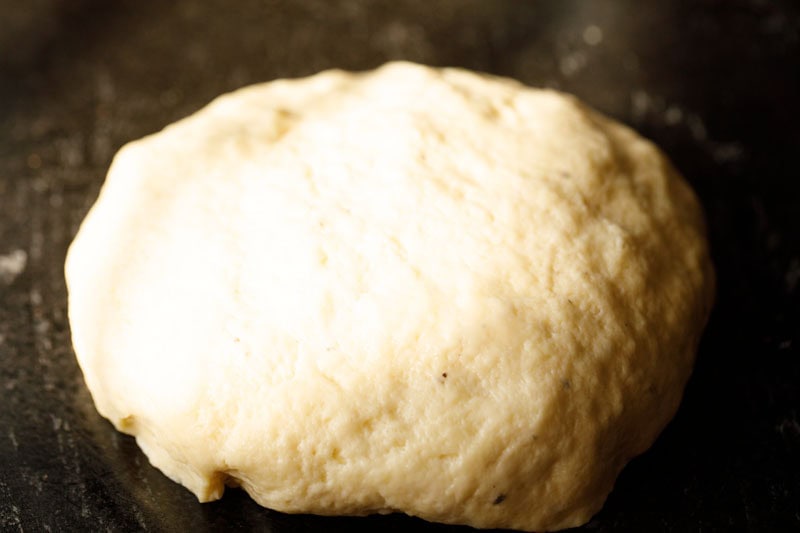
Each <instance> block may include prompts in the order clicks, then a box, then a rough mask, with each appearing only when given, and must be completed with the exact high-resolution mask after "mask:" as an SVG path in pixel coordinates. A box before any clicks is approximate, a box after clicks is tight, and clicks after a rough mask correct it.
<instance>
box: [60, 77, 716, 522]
mask: <svg viewBox="0 0 800 533" xmlns="http://www.w3.org/2000/svg"><path fill="white" fill-rule="evenodd" d="M66 272H67V281H68V285H69V296H70V298H69V315H70V322H71V325H72V334H73V341H74V346H75V352H76V354H77V357H78V360H79V362H80V365H81V368H82V369H83V372H84V375H85V378H86V382H87V384H88V387H89V389H90V390H91V392H92V395H93V397H94V400H95V402H96V404H97V408H98V410H99V411H100V413H102V414H103V416H105V417H107V418H108V419H110V420H111V421H112V422H113V423H114V424H115V425H116V427H117V428H118V429H119V430H121V431H124V432H126V433H129V434H131V435H135V436H136V439H137V441H138V443H139V445H140V446H141V447H142V449H143V450H144V452H145V453H146V454H147V456H148V457H149V459H150V461H151V462H152V463H153V464H154V465H155V466H156V467H158V468H160V469H161V470H162V471H163V472H164V473H166V474H167V475H168V476H170V477H171V478H173V479H175V480H176V481H178V482H180V483H182V484H183V485H185V486H186V487H188V488H189V489H190V490H191V491H192V492H194V493H195V494H196V495H197V497H198V498H199V499H200V500H201V501H208V500H213V499H216V498H219V497H220V496H221V495H222V492H223V490H224V486H225V485H226V484H227V485H240V486H241V487H243V488H244V489H245V490H246V491H247V492H249V493H250V495H251V496H252V497H253V498H254V499H255V500H256V501H257V502H258V503H260V504H261V505H264V506H266V507H269V508H272V509H277V510H280V511H285V512H291V513H295V512H308V513H318V514H366V513H376V512H377V513H386V512H393V511H401V512H404V513H408V514H411V515H416V516H420V517H422V518H425V519H427V520H432V521H437V522H447V523H456V524H470V525H472V526H476V527H507V528H516V529H523V530H553V529H559V528H566V527H569V526H576V525H579V524H582V523H584V522H586V521H587V520H589V518H590V517H591V516H592V515H593V514H594V513H595V512H597V511H598V510H599V509H600V507H601V506H602V504H603V501H604V500H605V498H606V496H607V495H608V493H609V491H610V490H611V488H612V485H613V483H614V480H615V478H616V476H617V474H618V473H619V471H620V469H621V468H622V467H623V465H624V464H625V463H626V462H627V461H628V460H629V459H630V458H631V457H633V456H635V455H637V454H639V453H641V452H643V451H644V450H645V449H646V448H647V447H648V446H650V444H651V443H652V442H653V440H654V439H655V438H656V436H657V435H658V433H659V432H660V431H661V429H662V428H663V427H664V425H665V424H666V423H667V422H668V421H669V419H670V418H671V417H672V415H673V414H674V412H675V410H676V408H677V406H678V404H679V402H680V398H681V395H682V391H683V388H684V384H685V382H686V380H687V378H688V376H689V373H690V371H691V367H692V362H693V359H694V354H695V350H696V346H697V342H698V338H699V336H700V334H701V330H702V328H703V326H704V324H705V322H706V319H707V316H708V313H709V308H710V306H711V301H712V294H713V273H712V269H711V265H710V261H709V257H708V250H707V245H706V241H705V237H704V229H703V221H702V214H701V211H700V209H699V206H698V202H697V200H696V199H695V197H694V195H693V193H692V192H691V191H690V189H689V187H688V186H687V185H686V183H685V182H684V181H683V180H682V179H681V178H680V177H679V176H678V175H677V174H676V172H675V171H674V170H673V168H672V167H671V166H670V164H669V163H668V162H667V160H666V159H665V158H664V156H663V155H662V154H661V153H660V152H659V151H658V150H657V149H656V148H655V147H654V146H653V145H652V144H651V143H650V142H648V141H646V140H643V139H642V138H641V137H639V136H637V135H636V134H635V133H634V132H632V131H631V130H630V129H628V128H626V127H624V126H621V125H620V124H617V123H615V122H613V121H611V120H609V119H608V118H605V117H603V116H602V115H600V114H598V113H596V112H594V111H592V110H591V109H588V108H587V107H586V106H584V105H582V104H581V103H580V102H578V101H577V100H576V99H574V98H572V97H569V96H566V95H564V94H560V93H557V92H553V91H543V90H536V89H531V88H528V87H525V86H523V85H521V84H519V83H516V82H514V81H510V80H506V79H499V78H491V77H488V76H483V75H478V74H474V73H470V72H466V71H463V70H457V69H432V68H427V67H423V66H417V65H412V64H409V63H392V64H389V65H387V66H384V67H382V68H380V69H378V70H375V71H373V72H368V73H363V74H351V73H345V72H341V71H328V72H323V73H321V74H319V75H316V76H313V77H310V78H306V79H300V80H291V81H288V80H282V81H276V82H272V83H265V84H262V85H256V86H252V87H247V88H245V89H242V90H239V91H236V92H234V93H231V94H228V95H225V96H222V97H220V98H218V99H217V100H215V101H214V102H213V103H211V104H210V105H209V106H208V107H206V108H205V109H203V110H201V111H199V112H198V113H197V114H195V115H193V116H191V117H189V118H187V119H185V120H181V121H180V122H178V123H176V124H173V125H171V126H169V127H167V128H166V129H165V130H164V131H162V132H160V133H157V134H155V135H152V136H149V137H146V138H144V139H142V140H139V141H136V142H133V143H130V144H128V145H127V146H125V147H124V148H123V149H122V150H121V151H120V152H119V154H118V155H117V156H116V158H115V160H114V163H113V165H112V168H111V170H110V172H109V174H108V178H107V180H106V183H105V185H104V187H103V189H102V192H101V194H100V198H99V200H98V201H97V203H96V204H95V206H94V207H93V208H92V210H91V212H90V213H89V215H88V217H87V218H86V221H85V222H84V224H83V226H82V227H81V229H80V232H79V234H78V236H77V237H76V239H75V242H74V243H73V245H72V247H71V249H70V251H69V256H68V260H67V266H66ZM642 490H647V487H642Z"/></svg>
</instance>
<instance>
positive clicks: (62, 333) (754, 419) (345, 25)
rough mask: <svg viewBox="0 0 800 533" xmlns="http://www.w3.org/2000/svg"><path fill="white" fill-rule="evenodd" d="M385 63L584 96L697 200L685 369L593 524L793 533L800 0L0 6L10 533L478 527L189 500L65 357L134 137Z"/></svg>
mask: <svg viewBox="0 0 800 533" xmlns="http://www.w3.org/2000/svg"><path fill="white" fill-rule="evenodd" d="M397 58H404V59H410V60H415V61H418V62H423V63H428V64H434V65H457V66H464V67H468V68H472V69H476V70H481V71H486V72H490V73H495V74H500V75H506V76H511V77H514V78H517V79H519V80H521V81H523V82H526V83H529V84H531V85H537V86H550V87H556V88H560V89H563V90H565V91H569V92H572V93H575V94H577V95H578V96H580V97H581V98H582V99H584V100H585V101H587V102H588V103H590V104H591V105H593V106H595V107H597V108H599V109H600V110H602V111H604V112H606V113H608V114H609V115H611V116H613V117H615V118H617V119H619V120H621V121H623V122H625V123H627V124H630V125H632V126H633V127H634V128H636V129H637V130H639V131H640V132H642V133H643V134H644V135H646V136H648V137H650V138H652V139H653V140H655V141H656V143H657V144H659V145H660V146H661V147H662V148H663V149H664V150H665V151H666V152H667V153H668V154H669V155H670V157H671V158H672V159H673V160H674V162H675V164H676V165H677V167H678V168H679V169H680V170H681V171H682V172H683V173H684V174H685V175H686V177H687V179H688V180H689V181H690V182H691V183H692V185H693V186H694V187H695V189H696V191H697V192H698V194H699V196H700V198H701V200H702V203H703V205H704V207H705V210H706V213H707V218H708V222H709V226H710V238H711V242H712V247H713V256H714V261H715V264H716V267H717V272H718V278H719V280H718V281H719V291H718V298H717V304H716V308H715V311H714V314H713V316H712V320H711V323H710V325H709V327H708V329H707V332H706V334H705V337H704V340H703V342H702V345H701V348H700V353H699V358H698V362H697V366H696V370H695V373H694V375H693V377H692V379H691V381H690V383H689V386H688V389H687V392H686V395H685V398H684V402H683V404H682V407H681V409H680V411H679V413H678V415H677V417H676V418H675V419H674V421H673V422H672V423H671V424H670V425H669V427H668V428H667V429H666V430H665V431H664V433H663V434H662V435H661V437H660V438H659V440H658V441H657V442H656V444H655V445H654V447H653V448H652V449H651V450H650V451H648V452H647V453H646V454H644V455H643V456H641V457H640V458H638V459H636V460H634V461H633V462H632V463H631V464H630V465H629V466H628V467H627V468H626V469H625V470H624V471H623V473H622V475H621V477H620V478H619V480H618V482H617V486H616V488H615V490H614V492H613V493H612V494H611V496H610V498H609V500H608V502H607V503H606V506H605V507H604V509H603V510H602V511H601V512H600V513H599V514H598V515H597V516H596V517H595V518H594V519H593V520H592V521H591V522H590V523H589V524H588V525H587V526H586V527H585V529H590V530H597V531H701V530H702V531H720V530H730V531H744V530H749V531H783V530H797V529H798V528H800V452H799V451H798V449H799V448H800V405H799V404H798V388H800V385H799V384H800V363H798V355H799V354H800V337H798V329H800V307H799V305H800V298H798V293H799V292H800V288H799V287H798V286H799V285H800V231H798V229H800V214H798V211H800V204H798V193H799V192H800V186H799V185H798V183H799V182H800V133H798V132H799V131H800V129H799V128H798V126H797V124H798V120H799V119H800V104H798V102H800V9H799V8H798V4H796V3H794V2H792V1H785V2H770V1H767V0H762V1H756V0H752V1H743V0H736V1H727V2H722V1H711V0H692V1H683V2H675V1H672V2H666V1H665V2H634V1H627V2H573V1H570V2H560V1H559V2H555V1H553V2H546V3H545V2H524V1H513V2H506V1H492V2H489V1H483V0H480V1H477V0H476V1H463V0H453V1H430V2H429V1H423V0H414V1H389V0H387V1H378V0H375V1H352V2H335V1H334V2H328V1H323V0H297V1H262V2H259V1H256V0H245V1H238V2H224V1H222V0H213V1H208V0H207V1H202V2H201V1H199V0H198V1H195V2H192V1H189V0H180V1H176V2H139V1H116V2H102V1H99V0H98V1H93V0H82V1H73V2H60V1H57V0H39V1H36V2H10V1H2V0H0V530H2V531H43V530H48V531H77V530H107V529H108V530H112V531H127V530H145V531H198V530H222V529H232V530H240V529H241V530H245V529H256V530H260V531H308V530H323V531H351V530H355V529H362V530H372V529H384V530H391V531H405V530H422V531H451V532H456V531H465V530H466V529H467V528H458V527H449V526H438V525H432V524H426V523H425V522H422V521H420V520H417V519H412V518H408V517H405V516H400V515H394V516H388V517H370V518H321V517H312V516H288V515H283V514H280V513H276V512H272V511H269V510H265V509H262V508H259V507H258V506H256V505H255V504H254V503H252V502H251V501H250V500H249V498H248V497H247V496H246V495H245V494H243V493H242V492H240V491H236V490H229V491H228V493H227V494H226V495H225V497H224V498H223V499H222V500H221V501H219V502H215V503H211V504H199V503H197V501H196V500H195V498H194V496H192V495H191V494H190V493H189V492H188V491H186V490H185V489H183V488H182V487H180V486H178V485H177V484H174V483H173V482H171V481H169V480H168V479H166V478H165V477H164V476H163V475H161V474H160V473H159V472H158V471H157V470H155V469H154V468H152V467H151V466H149V464H148V462H147V460H146V458H145V457H144V456H143V455H142V453H141V452H140V451H139V450H138V448H137V447H136V444H135V443H134V441H133V439H131V438H129V437H126V436H122V435H120V434H117V433H116V432H115V431H114V430H113V429H112V427H111V425H110V424H108V423H107V422H106V421H104V420H103V419H102V418H100V417H99V415H97V414H96V412H95V411H94V408H93V406H92V403H91V399H90V397H89V394H88V392H87V390H86V389H85V387H84V384H83V381H82V377H81V375H80V371H79V369H78V366H77V364H76V362H75V360H74V356H73V353H72V349H71V346H70V335H69V328H68V323H67V317H66V296H67V295H66V291H65V286H64V280H63V274H62V267H63V260H64V254H65V252H66V249H67V246H68V244H69V242H70V240H71V238H72V237H73V235H74V234H75V232H76V231H77V228H78V224H79V223H80V221H81V219H82V217H83V216H84V215H85V213H86V211H87V209H88V208H89V207H90V205H91V203H92V202H93V201H94V199H95V198H96V196H97V193H98V190H99V187H100V185H101V183H102V181H103V178H104V175H105V172H106V170H107V167H108V165H109V162H110V160H111V157H112V156H113V154H114V152H115V151H116V150H117V149H118V148H119V147H120V146H121V145H122V144H123V143H125V142H127V141H129V140H132V139H135V138H138V137H140V136H142V135H145V134H148V133H152V132H155V131H157V130H159V129H160V128H162V127H163V126H165V125H166V124H168V123H169V122H171V121H174V120H176V119H178V118H180V117H183V116H185V115H187V114H189V113H191V112H193V111H195V110H197V109H198V108H199V107H201V106H202V105H204V104H205V103H207V102H208V101H209V100H210V99H211V98H213V97H214V96H216V95H218V94H220V93H222V92H225V91H228V90H231V89H234V88H237V87H240V86H242V85H245V84H249V83H254V82H260V81H266V80H270V79H274V78H276V77H285V76H293V77H294V76H303V75H308V74H312V73H314V72H317V71H319V70H321V69H324V68H328V67H341V68H347V69H366V68H371V67H375V66H377V65H379V64H381V63H383V62H384V61H386V60H389V59H397Z"/></svg>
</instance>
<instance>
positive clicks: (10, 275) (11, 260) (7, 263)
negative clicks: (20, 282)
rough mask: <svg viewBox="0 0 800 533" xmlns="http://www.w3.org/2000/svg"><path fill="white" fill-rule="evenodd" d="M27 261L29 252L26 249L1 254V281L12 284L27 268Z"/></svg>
mask: <svg viewBox="0 0 800 533" xmlns="http://www.w3.org/2000/svg"><path fill="white" fill-rule="evenodd" d="M27 263H28V254H27V253H26V252H25V250H14V251H13V252H11V253H8V254H5V255H0V282H2V283H5V284H6V285H10V284H11V283H12V282H13V281H14V280H15V279H17V276H19V275H20V274H21V273H22V271H23V270H25V265H26V264H27Z"/></svg>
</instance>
